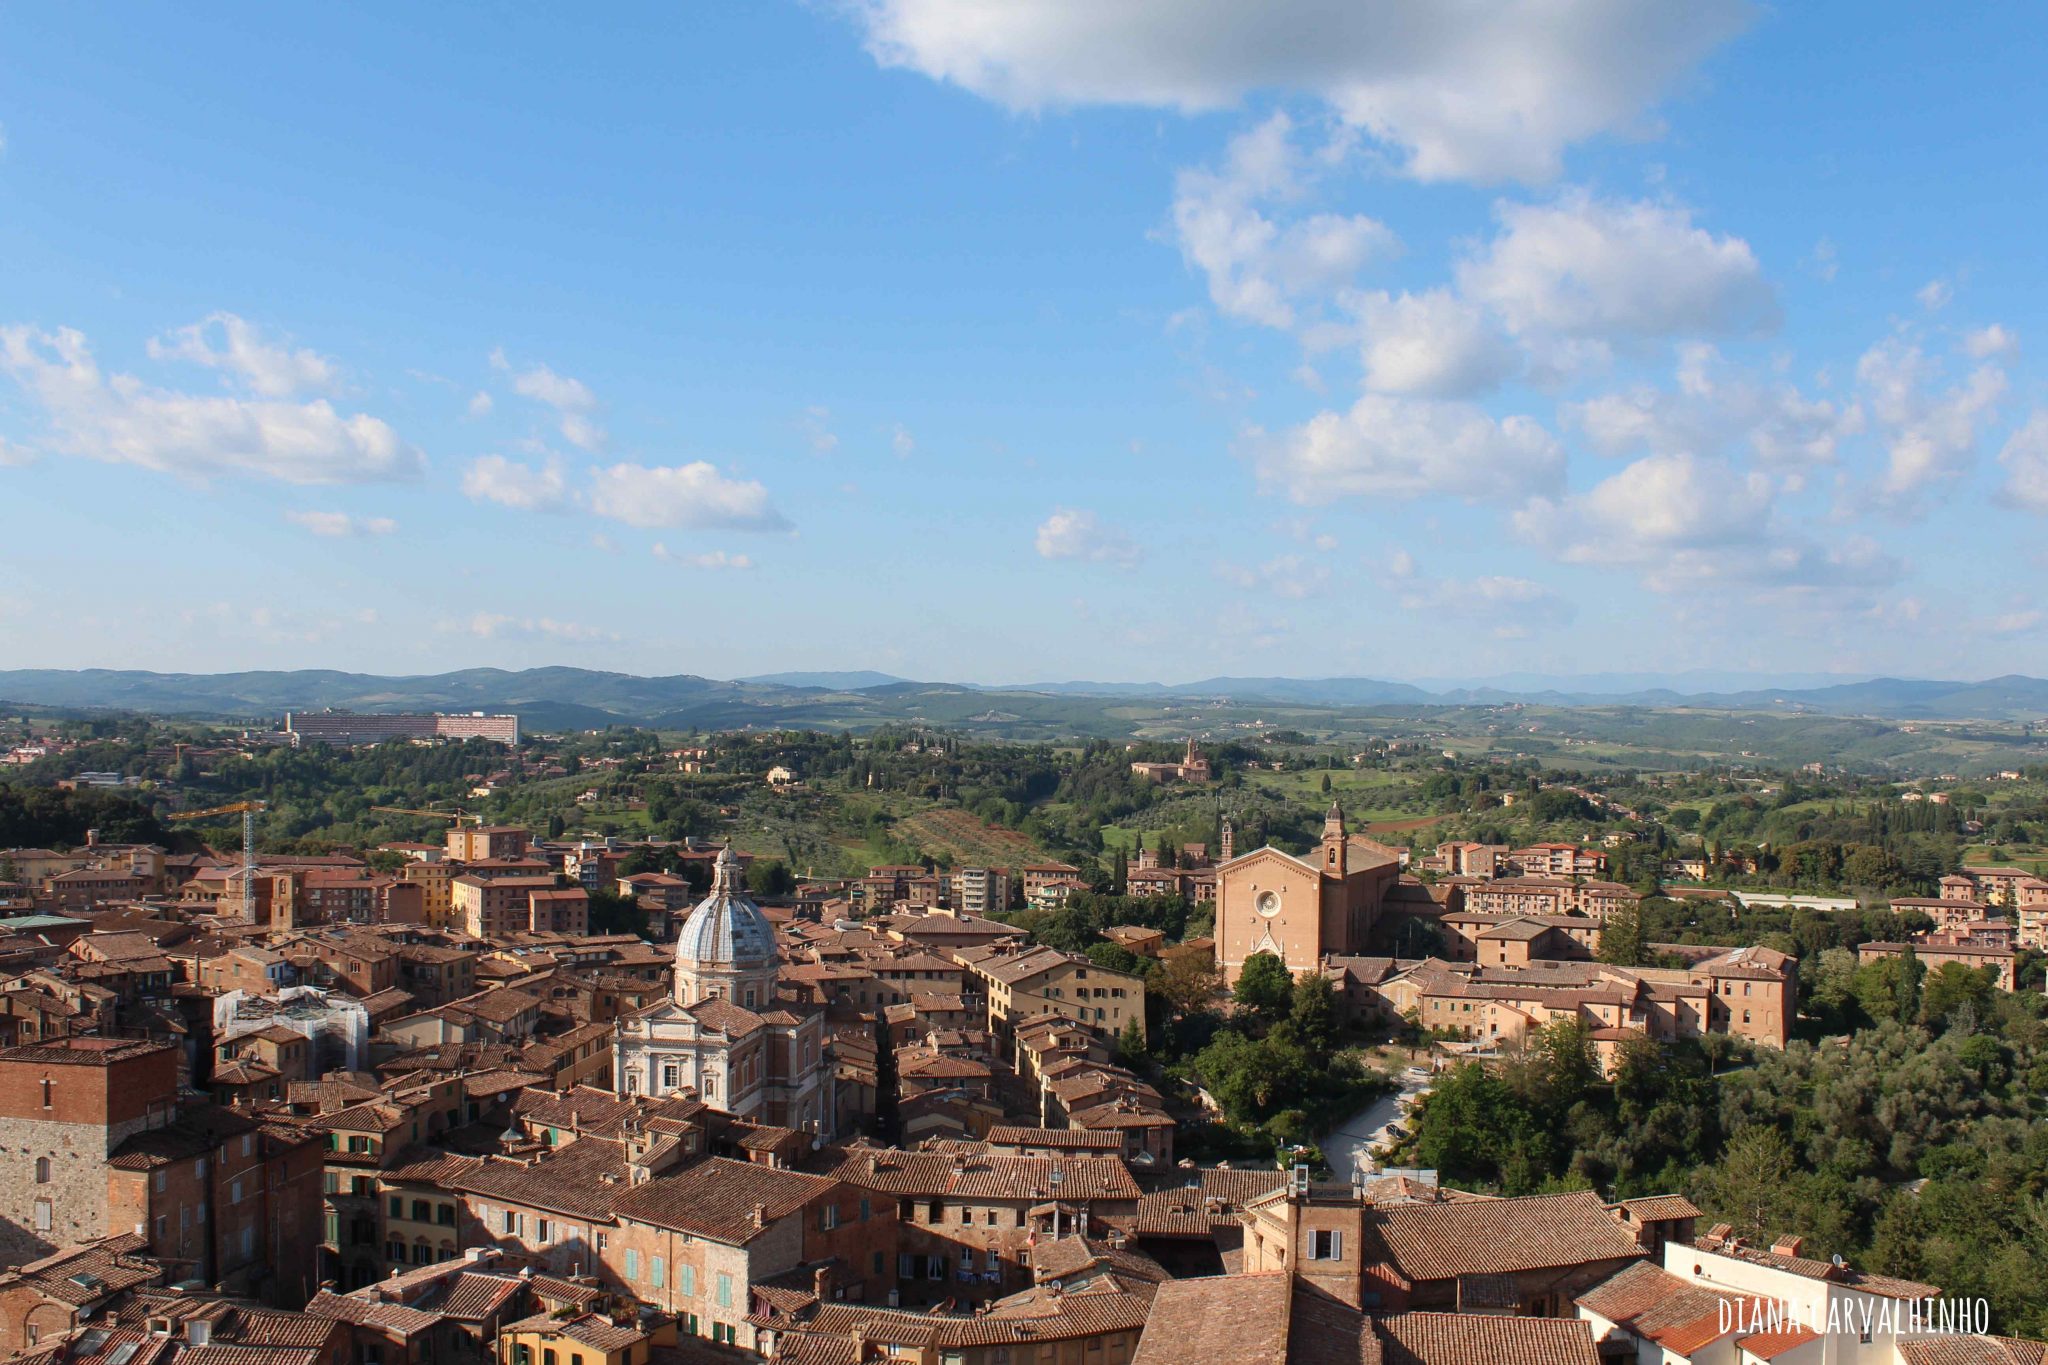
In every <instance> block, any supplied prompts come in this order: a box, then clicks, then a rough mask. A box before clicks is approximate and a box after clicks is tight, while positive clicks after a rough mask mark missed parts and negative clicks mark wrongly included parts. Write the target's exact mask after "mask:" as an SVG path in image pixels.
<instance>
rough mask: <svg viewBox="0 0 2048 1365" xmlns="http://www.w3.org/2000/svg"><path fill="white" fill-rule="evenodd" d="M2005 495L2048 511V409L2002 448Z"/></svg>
mask: <svg viewBox="0 0 2048 1365" xmlns="http://www.w3.org/2000/svg"><path fill="white" fill-rule="evenodd" d="M1998 462H1999V463H2000V464H2001V465H2003V466H2005V488H2004V490H2003V491H2004V493H2005V496H2006V497H2007V498H2009V499H2011V500H2012V501H2013V502H2015V503H2017V504H2019V505H2020V506H2021V507H2024V508H2026V509H2027V510H2028V511H2029V512H2041V513H2048V412H2036V413H2034V414H2033V415H2032V416H2030V417H2028V418H2027V420H2026V424H2025V425H2023V426H2022V427H2020V429H2019V430H2018V431H2015V432H2014V433H2013V434H2012V435H2011V436H2009V437H2007V438H2006V442H2005V447H2004V449H2002V450H2000V451H1999V452H1998Z"/></svg>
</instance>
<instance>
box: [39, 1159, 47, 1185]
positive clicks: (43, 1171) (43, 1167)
mask: <svg viewBox="0 0 2048 1365" xmlns="http://www.w3.org/2000/svg"><path fill="white" fill-rule="evenodd" d="M49 1183H50V1158H48V1157H46V1156H39V1157H37V1158H36V1184H38V1185H47V1184H49Z"/></svg>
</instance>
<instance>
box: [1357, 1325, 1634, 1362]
mask: <svg viewBox="0 0 2048 1365" xmlns="http://www.w3.org/2000/svg"><path fill="white" fill-rule="evenodd" d="M1372 1327H1373V1332H1374V1333H1375V1334H1376V1335H1377V1336H1378V1337H1379V1338H1380V1344H1381V1349H1382V1351H1383V1356H1382V1359H1383V1360H1385V1362H1386V1365H1495V1362H1506V1361H1513V1362H1514V1363H1515V1365H1599V1361H1600V1353H1599V1351H1598V1350H1597V1349H1596V1348H1595V1347H1594V1345H1593V1329H1592V1326H1591V1325H1590V1324H1588V1323H1586V1322H1582V1321H1580V1320H1579V1319H1577V1318H1519V1317H1494V1316H1490V1315H1487V1314H1481V1313H1395V1314H1392V1315H1391V1316H1388V1317H1383V1318H1374V1319H1373V1320H1372Z"/></svg>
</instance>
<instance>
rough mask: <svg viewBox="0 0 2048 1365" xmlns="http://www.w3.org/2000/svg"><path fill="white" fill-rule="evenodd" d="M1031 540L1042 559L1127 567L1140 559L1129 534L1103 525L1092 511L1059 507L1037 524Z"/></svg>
mask: <svg viewBox="0 0 2048 1365" xmlns="http://www.w3.org/2000/svg"><path fill="white" fill-rule="evenodd" d="M1034 543H1035V544H1036V545H1037V547H1038V553H1039V554H1040V555H1041V556H1043V557H1044V558H1046V559H1075V560H1081V561H1083V562H1085V563H1090V564H1113V565H1115V566H1116V567H1117V568H1120V569H1129V568H1133V567H1135V566H1136V565H1137V563H1138V561H1139V560H1140V559H1141V558H1143V552H1142V551H1140V550H1139V548H1138V545H1137V542H1136V541H1134V540H1132V539H1131V537H1130V535H1129V533H1128V532H1125V531H1124V530H1122V529H1120V528H1118V527H1115V526H1107V525H1104V524H1103V523H1102V522H1101V521H1100V520H1099V519H1098V518H1097V517H1096V515H1095V514H1094V513H1093V512H1086V511H1081V510H1078V509H1075V508H1071V507H1062V508H1060V509H1059V510H1057V511H1055V512H1054V513H1053V514H1052V515H1051V516H1049V517H1047V518H1046V519H1045V520H1044V521H1042V522H1040V523H1039V526H1038V531H1037V534H1036V536H1035V538H1034Z"/></svg>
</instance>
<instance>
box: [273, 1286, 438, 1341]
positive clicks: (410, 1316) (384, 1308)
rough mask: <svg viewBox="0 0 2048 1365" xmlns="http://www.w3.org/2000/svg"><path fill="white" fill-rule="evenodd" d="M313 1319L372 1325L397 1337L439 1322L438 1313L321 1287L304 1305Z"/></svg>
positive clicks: (408, 1335) (408, 1334)
mask: <svg viewBox="0 0 2048 1365" xmlns="http://www.w3.org/2000/svg"><path fill="white" fill-rule="evenodd" d="M306 1311H307V1312H308V1313H311V1314H312V1315H313V1316H314V1317H316V1318H332V1319H334V1320H336V1321H338V1322H345V1323H348V1324H349V1325H350V1326H352V1327H374V1328H377V1329H379V1330H380V1331H385V1332H391V1333H395V1334H396V1335H398V1336H401V1337H414V1336H417V1335H419V1334H420V1333H421V1332H424V1331H426V1330H427V1329H428V1328H430V1327H432V1326H434V1325H435V1324H436V1323H438V1322H440V1321H441V1316H440V1314H438V1313H425V1312H421V1311H420V1310H419V1309H417V1308H407V1307H406V1306H405V1305H404V1304H402V1303H372V1302H371V1301H370V1300H368V1299H359V1298H356V1297H354V1296H353V1295H348V1294H337V1293H335V1292H334V1291H333V1290H331V1289H323V1290H321V1291H320V1292H319V1293H318V1294H315V1295H314V1296H313V1301H312V1302H311V1303H309V1304H307V1305H306Z"/></svg>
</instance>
